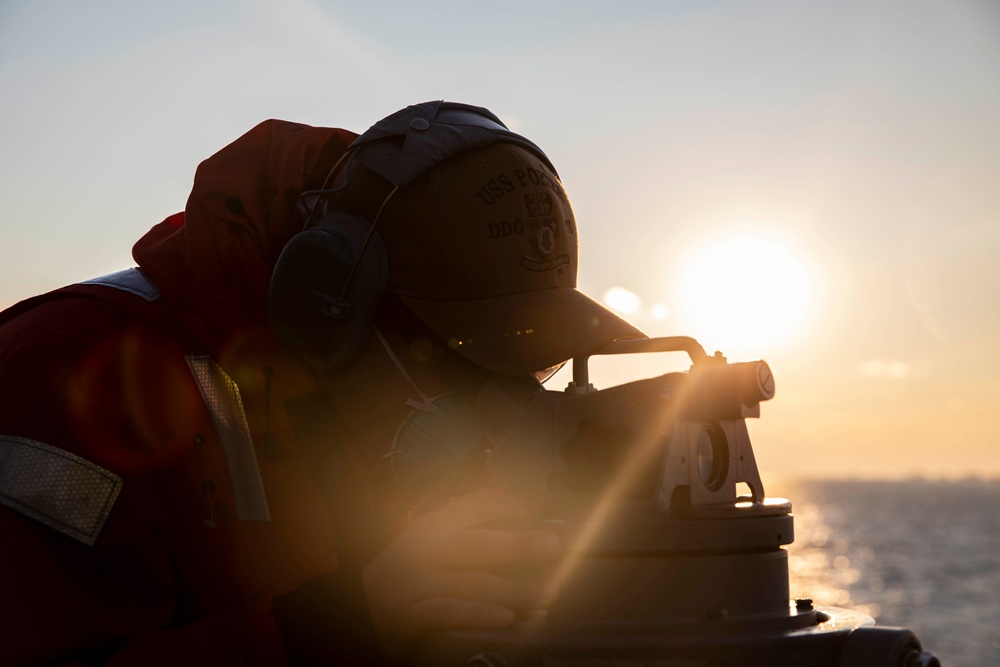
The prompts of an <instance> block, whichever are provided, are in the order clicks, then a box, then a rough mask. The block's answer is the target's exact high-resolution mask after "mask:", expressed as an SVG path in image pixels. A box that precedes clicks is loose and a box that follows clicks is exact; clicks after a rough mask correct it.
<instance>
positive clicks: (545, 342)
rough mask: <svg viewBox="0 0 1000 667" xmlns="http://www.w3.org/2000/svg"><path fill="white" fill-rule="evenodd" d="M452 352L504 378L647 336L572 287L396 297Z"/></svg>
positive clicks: (548, 366) (544, 367)
mask: <svg viewBox="0 0 1000 667" xmlns="http://www.w3.org/2000/svg"><path fill="white" fill-rule="evenodd" d="M397 296H398V297H399V299H400V300H401V301H402V302H403V304H405V305H406V306H407V307H408V308H409V309H410V310H412V311H413V313H414V314H415V315H416V316H417V317H419V318H420V319H421V320H422V321H423V322H424V323H425V324H426V325H427V326H428V327H430V329H431V330H432V331H434V333H435V334H437V335H438V336H439V337H440V338H441V339H442V340H443V341H445V343H447V344H448V345H449V347H451V348H452V349H454V350H456V351H458V352H459V353H460V354H462V356H464V357H465V358H467V359H468V360H469V361H471V362H473V363H474V364H477V365H478V366H481V367H483V368H486V369H487V370H490V371H494V372H496V373H501V374H504V375H522V374H526V373H534V372H536V371H540V370H543V369H546V368H550V367H552V366H555V365H557V364H561V363H563V362H565V361H567V360H569V359H572V358H573V357H578V356H582V355H585V354H587V353H589V352H591V351H593V350H595V349H597V348H598V347H601V346H602V345H605V344H607V343H610V342H612V341H614V340H618V339H620V338H647V337H648V336H646V334H644V333H643V332H642V331H640V330H639V329H637V328H636V327H634V326H632V325H631V324H629V323H628V322H626V321H625V320H623V319H622V318H620V317H618V316H617V315H615V314H614V313H613V312H611V311H610V310H608V309H607V308H605V307H604V306H602V305H601V304H599V303H597V302H596V301H594V300H593V299H591V298H590V297H588V296H586V295H585V294H583V293H582V292H580V291H578V290H576V289H575V288H573V287H557V288H552V289H545V290H534V291H531V292H520V293H515V294H505V295H503V296H497V297H489V298H484V299H475V300H469V301H431V300H427V299H419V298H414V297H408V296H403V295H397Z"/></svg>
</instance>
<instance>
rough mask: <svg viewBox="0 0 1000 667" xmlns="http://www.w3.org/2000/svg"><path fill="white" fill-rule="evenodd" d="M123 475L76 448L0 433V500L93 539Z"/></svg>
mask: <svg viewBox="0 0 1000 667" xmlns="http://www.w3.org/2000/svg"><path fill="white" fill-rule="evenodd" d="M121 488H122V478H121V477H119V476H118V475H115V474H113V473H111V472H108V471H107V470H105V469H104V468H102V467H100V466H99V465H96V464H94V463H91V462H90V461H87V460H86V459H83V458H81V457H79V456H77V455H76V454H70V453H69V452H67V451H64V450H62V449H59V448H58V447H53V446H51V445H46V444H44V443H41V442H36V441H34V440H29V439H27V438H19V437H17V436H12V435H0V503H2V504H4V505H6V506H8V507H10V508H12V509H14V510H16V511H18V512H20V513H21V514H24V515H26V516H30V517H31V518H33V519H36V520H38V521H41V522H42V523H44V524H45V525H46V526H49V527H50V528H55V529H56V530H58V531H59V532H60V533H63V534H65V535H69V536H70V537H72V538H73V539H75V540H79V541H81V542H83V543H84V544H87V545H93V544H94V542H95V541H96V540H97V536H98V535H99V534H100V532H101V528H103V527H104V522H105V521H106V520H107V518H108V514H109V513H110V512H111V508H112V507H113V506H114V504H115V499H117V498H118V493H119V492H120V491H121Z"/></svg>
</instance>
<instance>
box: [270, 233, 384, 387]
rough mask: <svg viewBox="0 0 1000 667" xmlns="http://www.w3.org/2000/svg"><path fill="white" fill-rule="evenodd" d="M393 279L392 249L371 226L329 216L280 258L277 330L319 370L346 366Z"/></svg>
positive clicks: (273, 310)
mask: <svg viewBox="0 0 1000 667" xmlns="http://www.w3.org/2000/svg"><path fill="white" fill-rule="evenodd" d="M369 234H371V238H370V239H369V240H368V246H367V247H365V239H366V238H367V237H368V235H369ZM352 272H353V275H352ZM388 274H389V261H388V257H387V254H386V250H385V244H384V243H383V241H382V239H381V237H379V235H378V232H377V231H374V230H373V229H372V224H371V223H370V222H368V221H367V220H365V219H364V218H361V217H359V216H356V215H351V214H348V213H332V214H330V215H327V216H325V217H324V218H322V219H321V220H320V221H319V222H317V223H316V224H314V225H313V226H312V227H310V229H308V230H306V231H304V232H301V233H299V234H296V235H295V236H294V237H292V239H291V240H290V241H289V242H288V243H287V244H286V245H285V248H284V249H283V250H282V251H281V255H280V256H279V257H278V262H277V264H276V265H275V268H274V273H273V274H272V276H271V285H270V289H269V290H268V297H267V317H268V321H269V323H270V325H271V330H272V331H273V332H274V335H275V336H277V337H278V339H279V340H281V341H282V342H283V343H285V344H286V345H288V346H289V347H291V348H292V349H294V350H297V351H299V352H301V353H302V354H303V355H304V356H305V357H306V359H307V360H308V361H309V362H310V363H311V364H313V365H314V366H317V367H319V368H324V369H329V370H334V369H337V368H341V367H343V366H346V365H347V364H349V363H350V362H351V361H352V360H353V359H354V358H355V357H356V356H357V354H358V353H359V352H360V351H361V350H362V349H363V347H364V345H365V344H366V343H367V341H368V338H369V336H370V334H371V327H372V320H373V318H374V317H375V310H376V308H377V307H378V303H379V301H380V299H381V298H382V293H383V292H384V291H385V286H386V282H387V281H388ZM345 285H346V286H347V289H346V291H345V290H344V286H345Z"/></svg>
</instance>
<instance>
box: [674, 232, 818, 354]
mask: <svg viewBox="0 0 1000 667" xmlns="http://www.w3.org/2000/svg"><path fill="white" fill-rule="evenodd" d="M812 282H813V281H812V278H811V276H810V274H809V272H808V271H807V269H806V262H805V260H804V258H802V257H800V256H797V255H796V254H795V252H794V251H793V250H792V249H791V248H790V247H789V246H788V245H786V244H783V243H781V242H780V241H776V240H772V239H769V238H767V237H765V236H757V235H734V236H727V237H724V238H721V239H718V240H715V241H713V242H711V243H708V244H705V245H703V246H701V247H698V248H695V249H694V251H693V252H692V254H691V255H690V257H689V258H688V260H687V262H686V263H685V265H684V266H683V268H682V270H681V276H680V281H679V285H678V287H677V291H678V296H677V298H678V305H679V309H680V310H681V312H682V313H683V316H684V318H685V321H686V322H687V323H688V325H689V326H690V330H691V332H692V334H693V335H694V336H696V337H697V338H699V339H700V340H704V341H706V342H707V343H708V344H710V345H714V346H715V347H717V348H718V349H721V350H728V351H733V350H743V349H758V350H759V349H761V348H765V347H772V346H775V345H778V344H782V343H786V342H789V341H791V340H793V339H795V337H796V336H797V335H799V334H800V333H801V331H802V330H803V328H804V326H805V324H806V323H807V320H808V317H809V314H810V309H811V307H812V305H813V300H814V299H813V297H814V293H813V284H812Z"/></svg>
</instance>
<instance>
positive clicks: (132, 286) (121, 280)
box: [80, 267, 160, 301]
mask: <svg viewBox="0 0 1000 667" xmlns="http://www.w3.org/2000/svg"><path fill="white" fill-rule="evenodd" d="M80 284H81V285H103V286H104V287H114V288H115V289H120V290H122V291H123V292H129V293H130V294H135V295H136V296H141V297H142V298H143V299H145V300H146V301H156V300H157V299H159V298H160V288H159V287H157V286H156V284H155V283H154V282H153V281H152V280H151V279H150V278H149V276H147V275H146V274H145V273H143V272H142V271H140V270H139V269H137V268H135V267H133V268H131V269H125V270H124V271H116V272H115V273H109V274H108V275H106V276H100V277H98V278H91V279H90V280H84V281H83V282H82V283H80Z"/></svg>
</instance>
